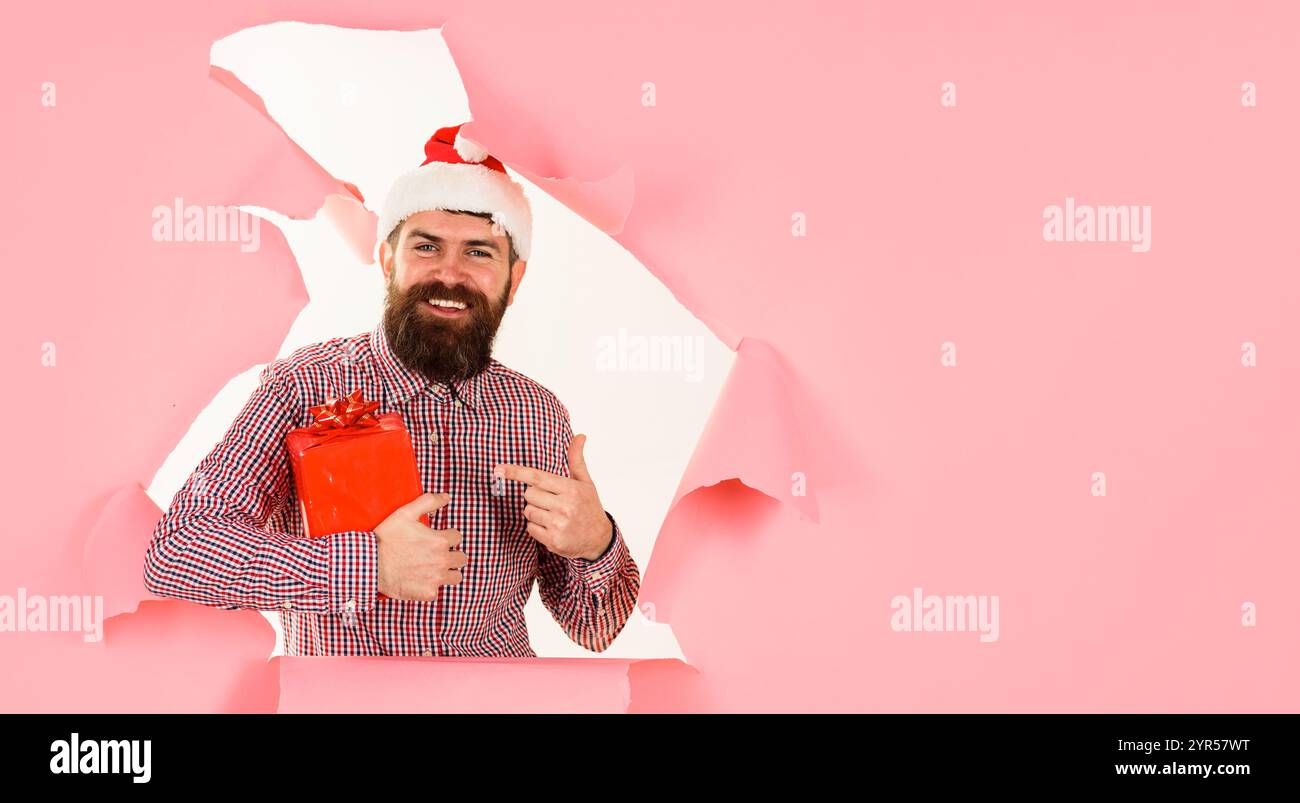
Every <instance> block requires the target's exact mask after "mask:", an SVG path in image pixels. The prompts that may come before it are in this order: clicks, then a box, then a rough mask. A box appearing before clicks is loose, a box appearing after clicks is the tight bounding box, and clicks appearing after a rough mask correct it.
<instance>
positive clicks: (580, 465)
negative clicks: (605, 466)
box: [569, 435, 591, 482]
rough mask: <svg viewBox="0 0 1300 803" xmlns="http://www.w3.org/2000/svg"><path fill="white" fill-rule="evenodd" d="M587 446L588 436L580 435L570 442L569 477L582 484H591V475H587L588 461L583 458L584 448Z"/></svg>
mask: <svg viewBox="0 0 1300 803" xmlns="http://www.w3.org/2000/svg"><path fill="white" fill-rule="evenodd" d="M586 445H587V436H586V435H578V436H577V437H575V438H574V439H573V440H571V441H569V476H571V477H573V479H575V480H581V481H582V482H591V475H590V474H588V473H587V459H586V458H585V457H583V456H582V447H584V446H586Z"/></svg>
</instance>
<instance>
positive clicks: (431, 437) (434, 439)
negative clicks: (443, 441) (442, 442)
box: [429, 429, 438, 443]
mask: <svg viewBox="0 0 1300 803" xmlns="http://www.w3.org/2000/svg"><path fill="white" fill-rule="evenodd" d="M437 442H438V430H436V429H435V430H433V431H432V432H430V433H429V443H437Z"/></svg>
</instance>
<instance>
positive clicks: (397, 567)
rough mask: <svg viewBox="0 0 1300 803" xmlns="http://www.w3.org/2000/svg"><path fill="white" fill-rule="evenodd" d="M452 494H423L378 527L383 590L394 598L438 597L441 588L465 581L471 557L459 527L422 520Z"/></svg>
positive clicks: (442, 504) (380, 575)
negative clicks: (463, 547)
mask: <svg viewBox="0 0 1300 803" xmlns="http://www.w3.org/2000/svg"><path fill="white" fill-rule="evenodd" d="M450 501H451V496H449V495H448V494H429V493H426V494H420V495H419V496H417V497H416V498H415V499H413V500H411V501H410V502H407V503H406V504H405V505H402V506H401V507H399V508H398V509H397V510H394V511H393V512H392V514H390V515H389V517H388V518H386V519H384V520H383V521H382V522H381V523H380V524H379V526H378V527H376V528H375V537H376V540H377V541H378V543H379V590H380V591H381V592H383V593H384V594H385V595H387V596H389V597H392V598H394V599H414V600H432V599H437V597H438V589H439V588H441V587H442V586H453V585H456V584H457V583H459V582H460V581H461V574H460V569H461V567H462V566H464V565H465V564H467V563H469V557H468V556H466V555H465V553H464V552H461V551H460V550H459V549H457V548H456V547H458V546H460V541H461V535H460V531H459V530H450V529H449V530H434V529H431V528H430V527H429V526H428V525H427V524H425V523H424V522H423V521H421V520H420V516H422V515H423V514H425V513H433V512H434V511H435V510H439V509H440V508H442V507H443V506H444V505H446V504H447V503H448V502H450Z"/></svg>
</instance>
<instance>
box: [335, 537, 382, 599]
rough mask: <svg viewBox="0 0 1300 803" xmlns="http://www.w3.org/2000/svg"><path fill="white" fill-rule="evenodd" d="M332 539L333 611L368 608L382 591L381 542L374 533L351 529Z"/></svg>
mask: <svg viewBox="0 0 1300 803" xmlns="http://www.w3.org/2000/svg"><path fill="white" fill-rule="evenodd" d="M325 539H326V540H327V541H328V542H329V612H330V613H343V614H346V613H356V612H357V611H368V610H370V609H371V608H372V607H373V606H374V604H375V599H376V598H377V596H378V594H379V542H378V541H376V540H375V534H374V533H373V532H366V531H361V530H349V531H348V532H342V533H334V534H333V535H328V536H325Z"/></svg>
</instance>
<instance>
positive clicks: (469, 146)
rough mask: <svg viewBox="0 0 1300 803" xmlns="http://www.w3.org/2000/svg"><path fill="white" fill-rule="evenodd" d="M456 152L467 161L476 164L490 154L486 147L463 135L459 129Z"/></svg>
mask: <svg viewBox="0 0 1300 803" xmlns="http://www.w3.org/2000/svg"><path fill="white" fill-rule="evenodd" d="M456 153H458V154H460V158H462V159H464V160H465V161H467V162H474V163H476V164H477V163H478V162H481V161H483V160H484V159H486V158H487V156H488V152H487V149H486V148H484V147H483V146H482V145H480V144H478V143H477V142H475V141H474V140H472V139H470V138H468V137H462V136H461V135H460V132H459V131H457V132H456Z"/></svg>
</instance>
